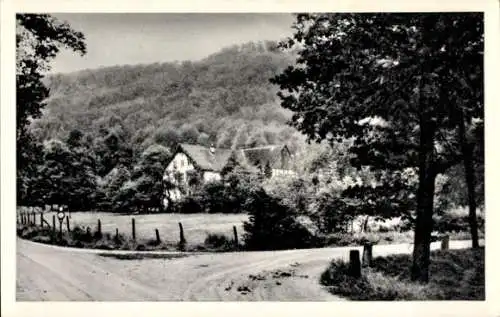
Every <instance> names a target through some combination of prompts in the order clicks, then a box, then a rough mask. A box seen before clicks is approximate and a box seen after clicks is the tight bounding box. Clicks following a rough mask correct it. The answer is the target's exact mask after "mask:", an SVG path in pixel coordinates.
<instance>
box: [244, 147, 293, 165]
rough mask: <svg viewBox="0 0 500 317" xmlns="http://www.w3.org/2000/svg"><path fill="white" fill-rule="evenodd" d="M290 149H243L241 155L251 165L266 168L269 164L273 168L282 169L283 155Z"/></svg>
mask: <svg viewBox="0 0 500 317" xmlns="http://www.w3.org/2000/svg"><path fill="white" fill-rule="evenodd" d="M284 149H286V151H288V148H287V147H286V145H267V146H260V147H254V148H248V149H241V150H240V151H241V154H242V156H243V158H244V159H245V161H246V162H247V163H248V164H249V165H253V166H258V165H262V166H264V165H265V164H267V162H269V164H270V165H271V167H272V168H282V166H281V164H282V161H281V153H282V151H283V150H284Z"/></svg>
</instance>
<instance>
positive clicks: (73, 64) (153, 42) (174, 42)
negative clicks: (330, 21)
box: [51, 13, 293, 73]
mask: <svg viewBox="0 0 500 317" xmlns="http://www.w3.org/2000/svg"><path fill="white" fill-rule="evenodd" d="M52 15H53V16H54V17H56V18H58V19H59V20H62V21H67V22H68V23H69V24H70V25H71V27H72V28H73V29H75V30H78V31H80V32H82V33H83V34H84V35H85V38H86V41H85V42H86V44H87V51H88V52H87V54H86V55H85V56H83V57H82V56H80V55H79V54H76V53H73V52H71V51H68V50H63V51H61V52H60V54H59V55H58V56H57V57H56V58H55V60H54V61H53V63H52V64H51V65H52V70H51V73H67V72H72V71H77V70H81V69H88V68H98V67H102V66H114V65H126V64H128V65H134V64H150V63H155V62H160V63H161V62H171V61H176V60H177V61H183V60H199V59H202V58H204V57H206V56H208V55H210V54H212V53H215V52H217V51H218V50H220V49H221V48H223V47H226V46H231V45H234V44H240V43H245V42H249V41H259V40H279V39H282V38H286V37H288V36H290V35H291V33H292V29H291V25H292V22H293V16H292V15H291V14H286V13H276V14H275V13H254V14H249V13H227V14H224V13H212V14H207V13H203V14H200V13H198V14H197V13H189V14H187V13H164V14H158V13H142V14H141V13H125V14H124V13H111V14H109V13H65V14H57V13H55V14H52Z"/></svg>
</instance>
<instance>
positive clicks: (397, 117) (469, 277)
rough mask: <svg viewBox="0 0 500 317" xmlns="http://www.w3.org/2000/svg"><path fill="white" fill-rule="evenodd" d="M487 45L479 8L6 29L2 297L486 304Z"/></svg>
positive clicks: (30, 22)
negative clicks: (8, 235)
mask: <svg viewBox="0 0 500 317" xmlns="http://www.w3.org/2000/svg"><path fill="white" fill-rule="evenodd" d="M485 43H486V41H485V13H484V12H479V11H478V12H470V11H463V12H460V11H455V12H448V11H445V12H424V11H422V12H328V11H325V12H302V13H301V12H281V13H279V12H273V13H267V12H260V13H259V12H253V13H252V12H226V13H222V12H220V13H215V12H214V13H209V12H191V13H190V12H183V13H181V12H147V13H146V12H142V13H141V12H127V13H124V12H116V13H113V12H67V13H64V12H38V13H37V12H16V13H15V45H16V47H15V62H16V64H15V74H16V79H15V85H16V86H15V89H16V90H15V91H16V93H15V106H16V108H15V114H16V123H15V131H16V132H15V138H16V139H15V140H16V141H15V146H16V149H15V156H16V157H15V183H16V184H15V189H14V187H12V190H11V194H10V195H12V196H15V210H3V208H2V218H3V214H4V213H6V212H9V213H12V214H15V219H14V217H12V219H13V220H15V222H16V232H15V233H16V237H15V251H13V252H12V253H13V254H15V273H14V272H12V273H13V274H15V292H14V293H15V301H16V302H54V301H58V302H61V301H62V302H96V301H97V302H181V301H189V302H222V301H230V302H243V301H252V302H255V301H257V302H334V301H343V302H345V301H354V302H366V301H471V302H473V301H476V302H477V301H485V300H486V292H485V288H486V279H485V246H486V241H485V240H486V239H485V234H486V230H485V228H486V223H487V221H489V220H488V219H490V218H489V216H490V214H491V213H490V210H487V208H486V207H485V206H486V203H485V201H486V195H485V66H484V65H485V64H484V59H485ZM11 44H12V45H13V44H14V41H11ZM4 45H7V44H6V42H4V41H3V40H2V46H4ZM2 66H3V65H2ZM12 69H13V66H12ZM2 92H3V89H2ZM2 107H3V105H2ZM2 119H4V118H2ZM2 121H3V120H2ZM12 121H13V120H12ZM490 145H491V144H490ZM12 151H14V149H12ZM13 155H14V154H13ZM13 167H14V165H12V166H11V167H10V168H13ZM12 185H13V184H12ZM13 186H14V185H13ZM3 195H4V194H3V193H2V196H3ZM487 212H488V217H486V213H487ZM493 212H494V211H493ZM2 220H3V219H2ZM4 225H9V226H11V227H13V226H14V223H13V222H12V223H9V224H4ZM490 243H491V242H490ZM12 246H14V245H12ZM2 274H3V273H2Z"/></svg>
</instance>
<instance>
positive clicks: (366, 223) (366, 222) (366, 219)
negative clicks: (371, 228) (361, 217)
mask: <svg viewBox="0 0 500 317" xmlns="http://www.w3.org/2000/svg"><path fill="white" fill-rule="evenodd" d="M369 219H370V216H366V218H365V221H364V222H363V232H367V231H368V220H369Z"/></svg>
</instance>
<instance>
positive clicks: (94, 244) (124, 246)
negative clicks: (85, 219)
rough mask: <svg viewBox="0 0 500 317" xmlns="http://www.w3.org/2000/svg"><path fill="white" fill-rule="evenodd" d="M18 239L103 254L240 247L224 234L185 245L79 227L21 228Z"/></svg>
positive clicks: (22, 226) (29, 226)
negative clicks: (117, 251)
mask: <svg viewBox="0 0 500 317" xmlns="http://www.w3.org/2000/svg"><path fill="white" fill-rule="evenodd" d="M17 235H18V236H19V237H21V238H23V239H27V240H31V241H34V242H39V243H45V244H52V245H59V246H65V247H74V248H85V249H100V250H127V251H159V250H165V251H175V250H178V251H199V252H203V251H205V252H225V251H236V250H239V249H240V246H236V245H234V243H233V242H232V240H230V239H229V238H227V237H226V236H224V235H223V234H209V235H207V238H206V239H205V242H204V243H202V244H188V243H186V244H183V245H181V244H180V243H175V242H168V241H160V243H158V242H157V241H156V240H155V239H149V240H148V239H136V240H135V241H134V240H133V239H132V238H130V237H126V236H124V235H123V234H118V235H111V234H109V233H104V234H100V235H99V234H98V232H97V231H90V230H89V231H87V230H84V229H82V228H80V227H78V226H76V227H74V228H73V229H72V230H71V232H67V231H63V232H62V234H59V232H58V231H56V232H53V231H52V230H51V229H50V228H48V227H43V228H42V227H40V226H34V225H18V226H17Z"/></svg>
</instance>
